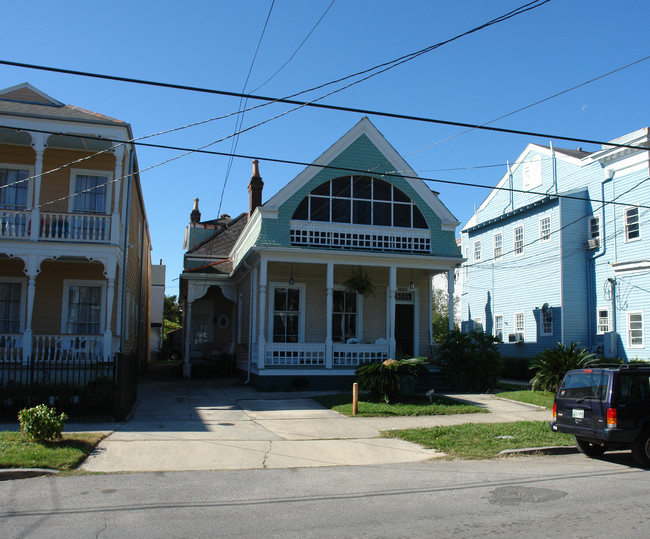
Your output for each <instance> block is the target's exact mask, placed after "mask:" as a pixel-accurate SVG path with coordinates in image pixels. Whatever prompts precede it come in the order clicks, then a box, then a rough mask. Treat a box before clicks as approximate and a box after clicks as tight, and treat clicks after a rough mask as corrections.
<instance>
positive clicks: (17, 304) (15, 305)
mask: <svg viewBox="0 0 650 539" xmlns="http://www.w3.org/2000/svg"><path fill="white" fill-rule="evenodd" d="M24 286H25V282H24V279H20V278H10V277H4V278H3V279H2V281H0V333H20V332H21V331H22V329H23V323H24V322H23V320H24V316H25V314H24V306H23V304H24V301H23V298H24Z"/></svg>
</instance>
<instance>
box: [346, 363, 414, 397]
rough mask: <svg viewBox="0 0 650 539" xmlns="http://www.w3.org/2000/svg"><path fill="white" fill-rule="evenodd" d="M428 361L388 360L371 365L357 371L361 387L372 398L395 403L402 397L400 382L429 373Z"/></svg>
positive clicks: (363, 366) (409, 380)
mask: <svg viewBox="0 0 650 539" xmlns="http://www.w3.org/2000/svg"><path fill="white" fill-rule="evenodd" d="M425 365H426V360H425V359H424V358H420V357H414V358H411V359H401V360H399V361H398V360H395V359H387V360H386V361H384V362H383V363H369V364H367V365H362V366H361V367H359V368H358V369H357V373H356V374H357V381H358V382H359V387H360V388H361V389H362V390H364V391H369V392H370V395H371V397H372V398H375V399H381V400H383V401H384V402H387V403H388V402H395V401H397V400H399V396H400V382H401V381H404V382H411V381H413V380H416V379H417V378H419V377H420V376H422V375H425V374H426V372H427V368H426V366H425Z"/></svg>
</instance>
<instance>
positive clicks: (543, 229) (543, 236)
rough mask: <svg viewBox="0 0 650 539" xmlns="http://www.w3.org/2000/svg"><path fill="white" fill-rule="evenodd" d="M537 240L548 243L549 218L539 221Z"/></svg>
mask: <svg viewBox="0 0 650 539" xmlns="http://www.w3.org/2000/svg"><path fill="white" fill-rule="evenodd" d="M539 239H540V241H548V240H550V239H551V218H550V217H543V218H542V219H540V220H539Z"/></svg>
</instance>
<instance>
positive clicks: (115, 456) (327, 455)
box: [4, 377, 551, 472]
mask: <svg viewBox="0 0 650 539" xmlns="http://www.w3.org/2000/svg"><path fill="white" fill-rule="evenodd" d="M316 394H318V393H315V392H291V393H279V392H273V393H260V392H257V391H255V390H254V389H253V388H251V387H249V386H244V385H242V384H241V383H239V382H234V381H230V380H177V379H174V380H170V379H166V380H157V379H153V378H147V377H143V378H142V379H141V380H140V383H139V386H138V401H137V403H136V405H135V407H134V409H133V412H132V416H131V418H130V419H129V420H128V421H125V422H123V423H105V424H81V423H77V424H69V425H67V426H66V432H75V431H107V432H110V434H109V435H108V436H107V437H106V438H105V439H104V440H103V441H102V442H101V443H100V444H99V445H98V447H97V448H96V450H95V451H94V453H93V454H92V455H91V456H90V457H89V458H88V459H87V460H86V461H85V463H84V464H83V465H82V467H81V468H82V469H83V470H86V471H89V472H145V471H146V472H158V471H160V472H163V471H185V470H245V469H255V468H298V467H316V466H342V465H376V464H386V463H389V464H396V463H401V462H415V461H420V460H425V459H429V458H433V457H437V456H440V455H441V453H438V452H436V451H434V450H430V449H423V448H422V447H420V446H418V445H416V444H411V443H409V442H404V441H402V440H396V439H389V438H380V436H379V433H380V432H381V431H384V430H391V429H403V428H411V427H432V426H438V425H455V424H460V423H467V422H474V423H488V422H502V421H517V420H550V418H551V413H550V412H549V411H548V410H540V409H539V408H537V407H532V406H529V405H524V404H520V403H513V402H512V401H505V400H503V399H498V398H495V397H494V396H493V395H454V397H456V398H461V399H464V400H467V401H470V402H474V403H475V404H478V405H479V406H483V407H485V408H487V409H488V410H489V411H490V412H491V413H488V414H460V415H449V416H426V417H392V418H379V417H377V418H374V417H373V418H362V417H346V416H342V415H340V414H338V413H336V412H333V411H332V410H328V409H326V408H323V407H322V406H321V405H319V404H318V403H317V402H316V401H314V400H312V399H311V398H310V397H311V396H314V395H316ZM321 394H322V393H321ZM4 427H5V428H11V427H10V426H4ZM14 428H15V425H14Z"/></svg>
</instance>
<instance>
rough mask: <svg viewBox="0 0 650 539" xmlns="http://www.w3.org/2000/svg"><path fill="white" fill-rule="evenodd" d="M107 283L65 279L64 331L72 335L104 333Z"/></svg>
mask: <svg viewBox="0 0 650 539" xmlns="http://www.w3.org/2000/svg"><path fill="white" fill-rule="evenodd" d="M104 289H105V283H103V282H102V281H69V280H65V281H64V289H63V290H64V291H63V316H62V326H63V328H62V331H63V333H67V334H71V335H98V334H100V333H102V322H103V319H104V313H103V308H102V306H103V303H104V295H105V292H104Z"/></svg>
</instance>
